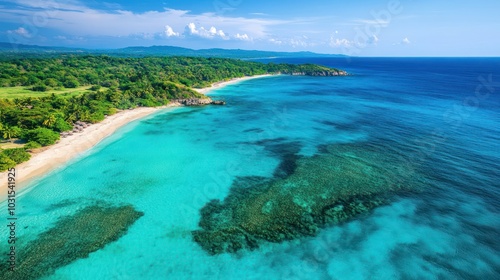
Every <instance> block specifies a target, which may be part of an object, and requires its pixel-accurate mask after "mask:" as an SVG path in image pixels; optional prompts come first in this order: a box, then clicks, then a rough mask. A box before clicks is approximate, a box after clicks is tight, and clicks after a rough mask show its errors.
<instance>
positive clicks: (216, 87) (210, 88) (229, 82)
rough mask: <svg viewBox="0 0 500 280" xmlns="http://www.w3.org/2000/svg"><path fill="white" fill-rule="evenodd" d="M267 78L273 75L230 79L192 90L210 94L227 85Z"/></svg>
mask: <svg viewBox="0 0 500 280" xmlns="http://www.w3.org/2000/svg"><path fill="white" fill-rule="evenodd" d="M269 76H273V75H271V74H265V75H255V76H248V77H243V78H234V79H231V80H229V81H224V82H218V83H215V84H213V85H212V86H210V87H206V88H194V90H196V91H197V92H199V93H202V94H207V93H208V92H210V91H212V90H215V89H219V88H222V87H225V86H228V85H232V84H236V83H239V82H243V81H246V80H251V79H258V78H263V77H269Z"/></svg>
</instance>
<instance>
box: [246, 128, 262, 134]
mask: <svg viewBox="0 0 500 280" xmlns="http://www.w3.org/2000/svg"><path fill="white" fill-rule="evenodd" d="M243 132H256V133H261V132H264V130H263V129H262V128H249V129H245V130H243Z"/></svg>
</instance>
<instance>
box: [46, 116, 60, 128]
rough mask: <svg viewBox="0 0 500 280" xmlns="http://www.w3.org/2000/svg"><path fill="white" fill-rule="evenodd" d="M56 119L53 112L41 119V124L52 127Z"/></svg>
mask: <svg viewBox="0 0 500 280" xmlns="http://www.w3.org/2000/svg"><path fill="white" fill-rule="evenodd" d="M56 121H57V118H56V116H54V114H50V115H49V116H48V117H47V119H46V120H44V121H43V125H45V126H46V127H52V126H53V125H54V124H55V123H56Z"/></svg>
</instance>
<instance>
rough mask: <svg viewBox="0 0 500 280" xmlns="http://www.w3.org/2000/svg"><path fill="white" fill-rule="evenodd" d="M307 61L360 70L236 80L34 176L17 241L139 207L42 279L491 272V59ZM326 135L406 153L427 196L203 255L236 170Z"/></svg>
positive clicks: (265, 168) (498, 218)
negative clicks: (123, 225) (106, 207)
mask: <svg viewBox="0 0 500 280" xmlns="http://www.w3.org/2000/svg"><path fill="white" fill-rule="evenodd" d="M308 61H310V60H308ZM287 62H304V60H301V59H297V60H288V61H287ZM312 62H314V63H321V64H324V65H331V66H337V67H339V68H344V69H347V70H348V71H349V72H351V73H353V74H354V75H353V76H350V77H337V78H321V77H317V78H315V77H290V76H277V77H268V78H262V79H255V80H250V81H245V82H242V83H239V84H235V85H231V86H228V87H225V88H222V89H219V90H217V91H214V92H212V93H211V96H212V97H213V98H215V99H224V100H226V102H227V103H228V105H227V106H222V107H219V106H210V107H203V108H177V109H167V110H165V111H162V112H160V113H158V114H155V115H154V116H151V117H148V118H147V119H143V120H140V121H137V122H134V123H132V124H130V125H128V126H126V127H124V128H122V129H120V131H119V132H117V133H116V134H114V135H113V136H112V137H110V138H107V139H105V140H104V141H103V142H101V143H100V144H99V145H98V146H96V147H95V148H93V149H92V150H91V151H89V152H87V153H85V154H84V155H82V156H81V157H80V158H78V159H77V160H74V161H73V162H71V163H70V164H68V165H66V166H64V167H63V168H60V169H59V170H57V171H55V172H53V173H51V174H49V175H48V176H45V177H44V178H40V179H39V180H38V181H37V182H33V183H32V185H33V187H32V188H30V189H29V191H27V192H26V193H24V194H23V195H22V197H21V198H20V199H19V201H18V217H19V220H18V224H19V225H20V227H19V228H18V238H19V247H21V246H22V245H25V244H28V243H29V242H30V241H32V240H34V239H36V237H37V235H38V234H40V233H41V232H44V231H45V230H47V229H49V228H51V227H52V226H53V225H54V223H55V222H56V221H57V220H58V219H59V218H60V217H65V216H70V215H73V214H74V213H76V212H77V211H79V210H81V209H83V208H84V207H85V206H88V205H94V204H96V203H99V204H103V203H105V204H111V205H117V206H120V205H133V206H134V208H135V209H136V210H138V211H142V212H144V216H143V217H141V218H140V219H138V220H137V221H136V222H135V223H134V224H133V225H132V226H131V227H130V228H129V229H128V232H127V234H126V235H124V236H123V237H121V238H120V239H118V240H117V241H115V242H113V243H110V244H108V245H106V246H105V247H104V248H103V249H101V250H98V251H96V252H94V253H92V254H90V256H89V257H88V258H84V259H79V260H77V261H75V262H73V263H71V264H69V265H67V266H64V267H60V268H58V269H57V270H56V271H55V273H54V274H52V275H50V276H48V277H47V278H46V279H495V278H497V277H498V276H499V275H500V254H499V252H500V245H499V243H498V239H499V237H500V235H499V230H500V215H499V211H500V203H499V201H500V174H499V170H500V152H499V151H500V149H498V148H499V146H500V145H499V144H500V114H499V113H500V97H499V96H498V94H499V92H500V82H496V81H497V79H498V77H499V76H500V72H498V70H499V69H500V67H499V66H500V60H498V59H420V60H418V59H361V58H360V59H353V60H350V61H346V60H345V59H321V60H315V61H312ZM489 75H492V76H491V77H490V76H489ZM485 79H486V83H485V82H484V80H485ZM488 80H491V82H488ZM481 84H483V85H484V84H486V85H487V86H484V87H483V88H481V89H480V91H477V89H478V86H479V85H481ZM335 144H358V145H366V146H369V147H373V148H376V149H378V150H382V151H385V152H386V153H388V154H397V155H399V158H401V159H403V160H404V162H405V163H406V165H407V166H410V167H413V168H414V169H415V170H418V172H419V174H421V176H422V177H423V179H425V182H426V183H425V188H424V190H423V191H419V192H411V193H406V192H405V193H400V194H398V195H397V196H395V197H393V198H392V200H391V203H390V204H388V205H385V206H380V207H378V208H376V209H375V210H373V211H371V212H370V213H367V214H363V215H361V216H359V217H357V218H356V219H354V220H351V221H349V222H347V223H344V224H341V225H337V226H330V227H327V228H325V229H323V230H321V231H320V232H319V234H318V235H317V236H315V237H304V238H300V239H296V240H293V241H287V242H284V243H281V244H275V243H264V244H262V246H261V247H260V248H259V249H257V250H254V251H246V250H243V251H239V252H237V253H235V254H221V255H215V256H210V255H209V254H207V253H206V252H205V251H203V249H202V248H201V247H200V246H199V245H198V244H197V243H195V242H194V241H193V240H192V236H191V231H192V230H195V229H198V222H199V220H200V214H199V211H200V209H201V208H202V207H203V206H204V205H205V204H206V203H207V202H209V201H210V200H212V199H220V200H223V199H224V198H225V197H226V196H227V195H228V193H229V189H230V187H231V185H232V183H233V181H234V180H235V179H237V178H239V177H243V176H263V177H269V178H271V177H273V174H274V171H275V168H276V167H277V166H278V165H279V164H280V162H281V160H282V156H283V154H284V153H289V152H290V151H294V153H296V154H297V155H298V156H303V157H309V156H313V155H315V154H317V153H318V152H319V151H320V149H321V147H322V146H324V145H335ZM0 208H1V209H0V211H1V212H2V217H4V216H3V215H4V213H6V209H5V208H6V205H5V203H4V204H2V205H1V207H0ZM89 230H92V229H89ZM0 235H1V236H7V231H6V229H5V228H4V227H2V228H1V230H0ZM2 243H4V241H3V239H2ZM2 246H3V245H2ZM19 254H20V258H22V252H19Z"/></svg>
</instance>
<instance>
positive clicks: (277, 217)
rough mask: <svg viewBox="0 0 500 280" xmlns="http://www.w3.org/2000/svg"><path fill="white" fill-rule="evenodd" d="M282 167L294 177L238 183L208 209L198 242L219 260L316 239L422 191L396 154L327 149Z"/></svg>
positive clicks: (348, 147)
mask: <svg viewBox="0 0 500 280" xmlns="http://www.w3.org/2000/svg"><path fill="white" fill-rule="evenodd" d="M294 160H295V163H293V162H292V161H294ZM283 161H284V162H285V161H286V164H287V165H289V166H292V167H289V168H286V170H287V171H288V172H275V177H274V178H272V179H266V178H262V177H244V178H239V179H238V180H236V181H235V182H234V183H233V185H232V187H231V190H230V193H229V194H228V196H227V197H226V198H225V199H224V201H222V202H221V201H219V200H213V201H210V202H209V203H207V204H206V205H205V206H204V207H203V208H202V209H201V211H200V214H201V219H200V223H199V226H200V227H201V229H199V230H195V231H193V232H192V235H193V239H194V240H195V241H196V242H197V243H198V244H199V245H201V247H202V248H203V249H204V250H206V251H207V252H208V253H210V254H219V253H224V252H230V253H232V252H236V251H238V250H240V249H255V248H258V247H259V244H260V243H261V242H262V241H268V242H282V241H285V240H292V239H296V238H300V237H303V236H313V235H315V234H316V233H317V232H318V231H319V230H320V228H321V227H323V226H326V225H331V224H337V223H340V222H343V221H346V220H348V219H350V218H352V217H355V216H356V215H358V214H360V213H364V212H367V211H369V210H371V209H373V208H375V207H376V206H378V205H381V204H384V203H385V202H386V201H387V199H388V198H389V197H390V194H394V193H395V192H398V191H402V190H413V189H415V188H417V187H418V186H420V185H421V180H420V178H419V175H418V174H417V173H415V171H414V170H408V169H405V168H402V166H404V165H403V164H402V163H401V159H400V158H399V157H398V156H397V155H394V154H390V153H387V152H384V151H378V150H375V149H373V148H372V147H370V146H369V145H361V144H338V145H331V146H325V147H323V148H322V152H321V153H319V154H317V155H315V156H312V157H307V158H305V157H299V156H290V155H289V156H287V157H284V158H283ZM282 165H283V164H281V165H280V166H279V167H278V169H281V170H283V166H282ZM277 173H278V174H277ZM284 174H286V176H284Z"/></svg>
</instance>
